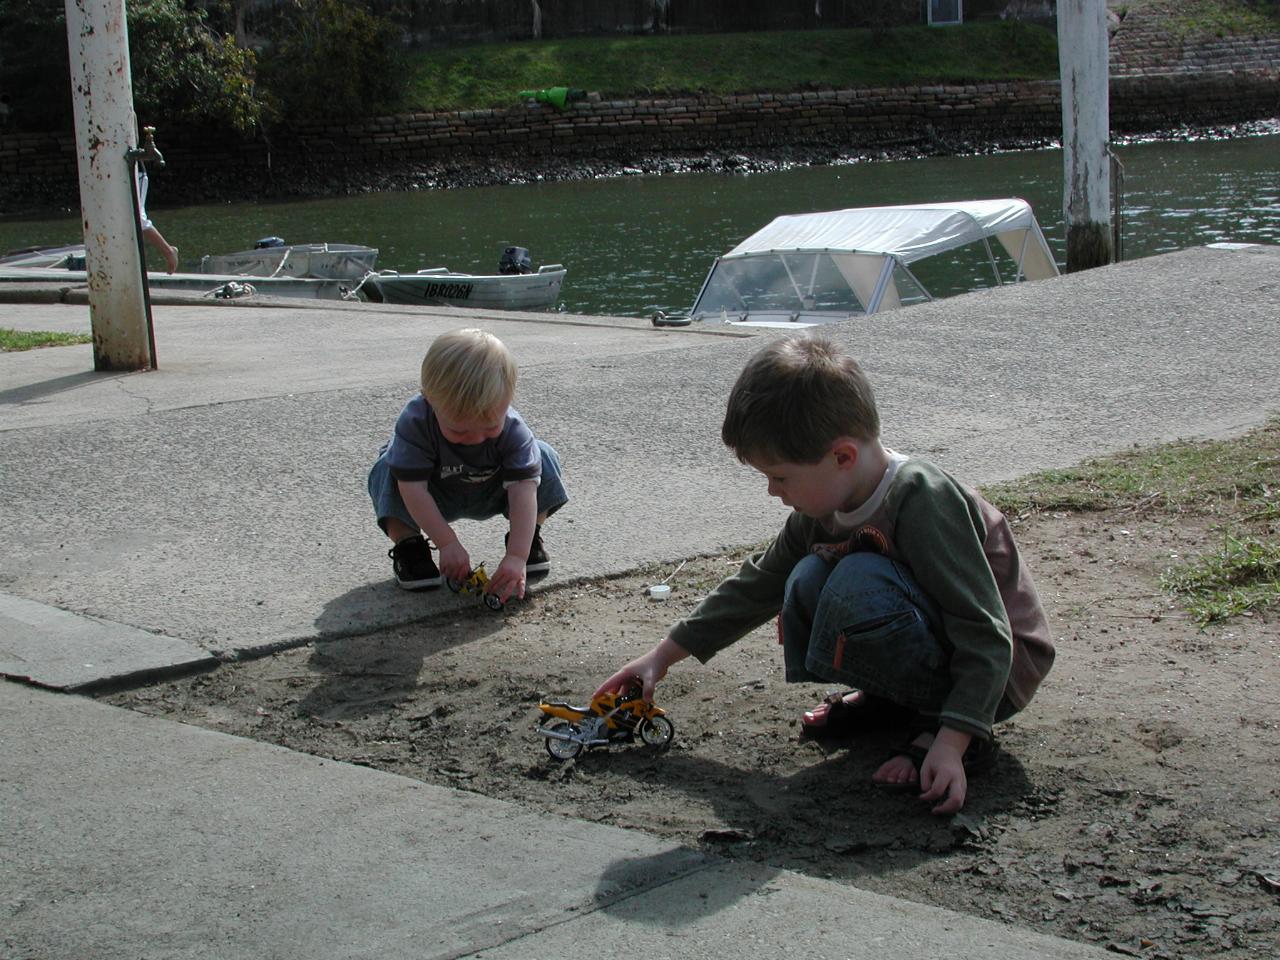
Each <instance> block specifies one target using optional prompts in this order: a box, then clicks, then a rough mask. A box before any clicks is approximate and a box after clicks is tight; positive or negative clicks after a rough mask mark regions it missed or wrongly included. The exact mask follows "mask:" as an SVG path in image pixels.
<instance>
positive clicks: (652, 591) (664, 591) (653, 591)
mask: <svg viewBox="0 0 1280 960" xmlns="http://www.w3.org/2000/svg"><path fill="white" fill-rule="evenodd" d="M669 596H671V588H670V587H668V586H667V585H666V584H665V583H655V584H654V585H653V586H652V587H650V588H649V599H650V600H665V599H667V597H669Z"/></svg>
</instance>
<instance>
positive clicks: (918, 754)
mask: <svg viewBox="0 0 1280 960" xmlns="http://www.w3.org/2000/svg"><path fill="white" fill-rule="evenodd" d="M931 746H933V734H932V733H922V734H920V735H919V736H918V737H916V738H915V739H914V740H912V741H911V747H912V750H911V752H910V753H896V754H894V755H893V756H892V757H890V758H889V759H888V760H886V761H885V762H884V763H882V764H881V765H880V768H879V769H878V770H876V772H875V773H873V774H872V775H871V781H872V782H873V783H876V784H879V785H880V786H882V787H911V786H915V784H917V783H919V782H920V764H921V763H923V762H924V758H925V755H926V754H927V753H928V752H929V748H930V747H931Z"/></svg>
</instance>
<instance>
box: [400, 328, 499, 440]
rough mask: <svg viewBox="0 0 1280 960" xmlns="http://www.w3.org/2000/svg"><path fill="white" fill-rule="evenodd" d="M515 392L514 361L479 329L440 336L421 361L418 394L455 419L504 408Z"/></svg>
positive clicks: (494, 338) (457, 331) (491, 337)
mask: <svg viewBox="0 0 1280 960" xmlns="http://www.w3.org/2000/svg"><path fill="white" fill-rule="evenodd" d="M515 393H516V361H515V358H513V357H512V356H511V351H510V350H508V349H507V347H506V345H505V344H504V343H503V342H502V341H501V340H499V339H498V338H497V337H495V336H494V335H493V334H491V333H485V332H484V331H483V330H477V329H474V328H469V329H466V330H454V331H452V332H450V333H446V334H443V335H441V336H439V337H437V338H436V340H435V342H434V343H432V344H431V346H430V347H429V348H428V349H427V355H426V357H424V358H423V360H422V395H423V396H424V397H426V398H427V400H428V401H429V402H430V403H431V405H432V406H435V407H439V408H441V409H443V410H444V411H446V412H448V413H450V414H452V415H453V416H455V417H463V418H468V419H470V418H473V417H483V416H485V415H487V414H490V413H492V412H493V411H494V410H496V409H497V408H498V407H500V406H501V407H506V406H508V405H509V404H510V403H511V398H512V397H514V396H515Z"/></svg>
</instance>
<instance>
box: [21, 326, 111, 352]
mask: <svg viewBox="0 0 1280 960" xmlns="http://www.w3.org/2000/svg"><path fill="white" fill-rule="evenodd" d="M92 342H93V337H91V336H90V335H89V334H87V333H53V332H50V331H45V330H10V329H8V328H6V327H0V353H15V352H17V351H19V350H35V349H37V348H39V347H65V346H70V345H72V344H78V343H92Z"/></svg>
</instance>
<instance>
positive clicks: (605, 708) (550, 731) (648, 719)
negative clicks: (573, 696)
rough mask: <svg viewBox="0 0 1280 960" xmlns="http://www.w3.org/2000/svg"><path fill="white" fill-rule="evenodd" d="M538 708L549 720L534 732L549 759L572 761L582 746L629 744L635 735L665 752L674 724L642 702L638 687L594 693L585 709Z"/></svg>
mask: <svg viewBox="0 0 1280 960" xmlns="http://www.w3.org/2000/svg"><path fill="white" fill-rule="evenodd" d="M538 709H539V710H541V711H542V712H543V713H544V714H546V715H547V716H548V717H550V718H551V719H550V720H548V721H546V722H544V723H543V724H542V725H541V726H540V727H538V728H537V729H538V733H540V734H542V735H543V736H544V737H546V738H547V739H546V747H547V753H549V754H551V757H552V759H553V760H572V759H573V758H574V757H576V756H577V755H578V754H580V753H581V752H582V748H583V747H603V746H606V745H608V744H610V743H631V742H632V741H634V740H635V738H636V736H637V735H639V737H640V740H641V741H642V742H643V743H645V744H646V745H647V746H650V747H653V748H655V749H657V750H665V749H666V748H667V747H669V746H671V741H672V739H673V738H674V737H675V735H676V728H675V724H673V723H672V722H671V721H670V720H668V719H667V718H666V716H665V713H664V711H663V710H662V709H661V708H660V707H657V706H655V705H654V704H653V702H652V701H651V700H646V699H644V697H642V696H641V695H640V691H639V688H636V689H634V690H631V691H628V692H627V693H599V694H596V695H595V696H594V697H592V698H591V703H590V704H588V705H587V706H585V707H575V706H571V705H570V704H568V703H566V702H565V701H563V700H543V701H542V702H541V703H539V704H538Z"/></svg>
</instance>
